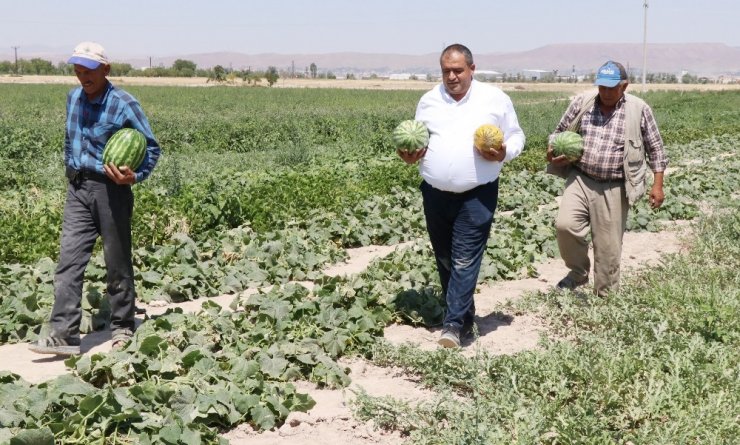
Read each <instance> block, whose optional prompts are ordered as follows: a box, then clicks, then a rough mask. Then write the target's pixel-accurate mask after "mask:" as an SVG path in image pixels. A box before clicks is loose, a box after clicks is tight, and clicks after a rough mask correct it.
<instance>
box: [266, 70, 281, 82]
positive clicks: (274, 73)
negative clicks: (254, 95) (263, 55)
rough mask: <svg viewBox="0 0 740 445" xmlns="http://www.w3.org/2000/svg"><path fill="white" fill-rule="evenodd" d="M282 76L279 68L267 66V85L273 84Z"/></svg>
mask: <svg viewBox="0 0 740 445" xmlns="http://www.w3.org/2000/svg"><path fill="white" fill-rule="evenodd" d="M279 78H280V75H279V74H278V70H277V68H275V67H274V66H270V67H267V71H266V72H265V80H267V85H269V86H272V85H273V84H274V83H275V82H277V80H278V79H279Z"/></svg>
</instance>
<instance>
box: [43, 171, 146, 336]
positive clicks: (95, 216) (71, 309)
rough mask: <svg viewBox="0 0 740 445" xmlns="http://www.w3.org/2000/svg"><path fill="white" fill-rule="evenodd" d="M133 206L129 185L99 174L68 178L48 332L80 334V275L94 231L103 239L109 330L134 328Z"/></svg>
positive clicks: (93, 242)
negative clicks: (69, 180)
mask: <svg viewBox="0 0 740 445" xmlns="http://www.w3.org/2000/svg"><path fill="white" fill-rule="evenodd" d="M133 210H134V195H133V193H132V191H131V187H130V186H122V185H117V184H115V183H114V182H112V181H110V180H108V179H106V178H104V177H102V176H101V177H96V178H90V179H82V180H76V181H72V182H70V184H69V185H68V187H67V200H66V202H65V204H64V219H63V222H62V241H61V251H60V253H59V263H58V264H57V269H56V274H55V275H54V308H53V309H52V313H51V318H50V324H51V334H52V335H54V336H58V337H79V335H80V321H81V318H82V309H81V302H82V284H83V277H84V274H85V268H86V267H87V263H88V262H89V261H90V256H91V255H92V251H93V247H94V246H95V241H96V240H97V238H98V236H100V237H101V238H102V240H103V254H104V258H105V266H106V271H107V293H108V298H109V301H110V305H111V330H112V331H114V332H115V331H116V330H120V329H130V330H131V331H133V330H134V328H135V324H134V323H135V320H134V304H135V301H134V300H135V291H134V270H133V265H132V262H131V216H132V214H133Z"/></svg>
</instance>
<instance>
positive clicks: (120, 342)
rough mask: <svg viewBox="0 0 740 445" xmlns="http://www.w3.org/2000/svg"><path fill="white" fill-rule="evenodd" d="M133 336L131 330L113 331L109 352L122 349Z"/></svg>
mask: <svg viewBox="0 0 740 445" xmlns="http://www.w3.org/2000/svg"><path fill="white" fill-rule="evenodd" d="M133 336H134V333H133V331H132V330H131V329H118V330H116V331H114V332H113V335H112V339H113V343H111V347H110V348H111V350H112V351H119V350H121V349H123V348H124V347H125V346H126V344H127V343H128V342H129V340H131V337H133Z"/></svg>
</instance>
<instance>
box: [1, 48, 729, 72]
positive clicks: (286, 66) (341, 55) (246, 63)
mask: <svg viewBox="0 0 740 445" xmlns="http://www.w3.org/2000/svg"><path fill="white" fill-rule="evenodd" d="M21 54H22V55H19V57H23V58H26V59H30V58H33V57H41V58H44V59H46V60H51V61H52V62H53V63H55V64H56V63H58V62H60V61H64V60H66V59H67V57H68V55H67V54H63V53H61V52H59V50H58V48H57V49H56V51H51V50H50V49H48V48H47V49H42V48H28V49H26V50H25V51H24V52H23V53H21ZM12 56H13V55H12V54H9V53H5V54H4V53H1V52H0V60H12ZM111 56H113V55H111ZM474 57H475V63H476V68H477V70H479V71H481V70H483V71H497V72H502V73H509V74H515V73H519V72H522V71H524V70H542V71H548V72H553V71H556V70H557V72H558V73H559V74H561V75H568V74H571V73H575V74H585V73H590V72H593V71H595V70H596V68H597V67H599V66H600V65H601V64H602V63H604V62H605V61H606V60H609V59H611V60H616V61H618V62H621V63H622V64H624V65H625V67H627V68H628V69H629V70H630V71H631V72H632V73H633V74H638V73H641V72H642V66H643V45H642V44H639V43H570V44H568V43H561V44H552V45H546V46H542V47H539V48H535V49H532V50H528V51H519V52H500V53H482V54H474ZM177 59H185V60H190V61H192V62H195V63H196V64H197V66H198V67H199V68H211V67H213V66H216V65H221V66H224V67H226V68H233V69H247V68H251V69H253V70H264V69H266V68H267V67H269V66H274V67H277V68H278V69H279V70H283V71H291V70H293V71H295V72H305V71H308V70H309V67H310V65H311V64H312V63H315V64H316V66H317V70H318V72H328V71H331V72H333V73H334V74H337V75H343V74H345V73H376V74H379V75H383V74H392V73H414V74H426V73H432V74H437V73H438V72H439V53H429V54H421V55H404V54H374V53H359V52H337V53H323V54H275V53H265V54H244V53H239V52H212V53H198V54H179V55H172V56H167V57H153V58H151V59H150V58H149V57H146V56H132V57H122V58H120V59H116V58H115V57H113V61H115V62H122V63H130V64H131V65H133V66H134V67H138V68H143V67H149V66H163V67H169V66H171V65H172V63H173V62H174V61H175V60H177ZM647 71H648V72H651V73H681V72H688V73H690V74H694V75H699V76H721V75H725V76H735V77H737V76H740V47H732V46H728V45H726V44H723V43H651V44H648V45H647Z"/></svg>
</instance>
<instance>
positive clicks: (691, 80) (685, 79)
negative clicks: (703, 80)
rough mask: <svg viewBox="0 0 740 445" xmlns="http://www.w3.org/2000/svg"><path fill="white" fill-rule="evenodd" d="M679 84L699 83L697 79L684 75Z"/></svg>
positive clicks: (696, 77) (687, 74)
mask: <svg viewBox="0 0 740 445" xmlns="http://www.w3.org/2000/svg"><path fill="white" fill-rule="evenodd" d="M681 83H699V77H698V76H693V75H691V74H689V73H686V74H684V75H683V76H681Z"/></svg>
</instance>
